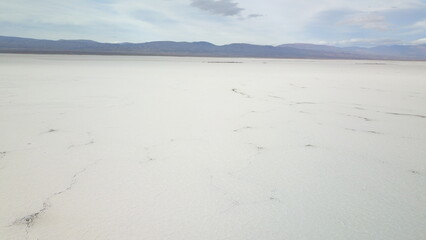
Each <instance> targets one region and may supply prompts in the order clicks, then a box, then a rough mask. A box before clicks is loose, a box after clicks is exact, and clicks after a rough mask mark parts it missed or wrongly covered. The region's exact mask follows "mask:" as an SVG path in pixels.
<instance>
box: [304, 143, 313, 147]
mask: <svg viewBox="0 0 426 240" xmlns="http://www.w3.org/2000/svg"><path fill="white" fill-rule="evenodd" d="M305 147H315V145H312V144H306V145H305Z"/></svg>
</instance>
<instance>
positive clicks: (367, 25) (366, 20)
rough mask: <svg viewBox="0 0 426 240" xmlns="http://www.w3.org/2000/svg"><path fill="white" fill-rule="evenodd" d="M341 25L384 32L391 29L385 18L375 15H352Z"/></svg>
mask: <svg viewBox="0 0 426 240" xmlns="http://www.w3.org/2000/svg"><path fill="white" fill-rule="evenodd" d="M340 23H342V24H348V25H353V26H358V27H361V28H364V29H373V30H382V31H383V30H388V29H389V24H388V23H387V22H386V21H385V17H383V16H381V15H378V14H374V13H360V14H354V15H350V16H348V17H347V18H346V19H344V20H343V21H341V22H340Z"/></svg>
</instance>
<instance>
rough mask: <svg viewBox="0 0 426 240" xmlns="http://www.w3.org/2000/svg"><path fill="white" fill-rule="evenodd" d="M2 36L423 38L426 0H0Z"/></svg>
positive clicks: (275, 40)
mask: <svg viewBox="0 0 426 240" xmlns="http://www.w3.org/2000/svg"><path fill="white" fill-rule="evenodd" d="M0 35H6V36H20V37H32V38H46V39H92V40H96V41H102V42H147V41H158V40H171V41H209V42H212V43H215V44H227V43H232V42H247V43H254V44H271V45H277V44H282V43H289V42H310V43H324V44H336V45H342V46H348V45H358V46H374V45H380V44H394V43H398V44H423V43H425V39H426V0H376V1H370V0H359V1H356V2H354V1H353V0H306V1H293V0H292V1H290V0H264V1H255V0H144V1H140V0H73V1H60V0H37V1H33V0H14V1H0Z"/></svg>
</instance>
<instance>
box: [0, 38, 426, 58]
mask: <svg viewBox="0 0 426 240" xmlns="http://www.w3.org/2000/svg"><path fill="white" fill-rule="evenodd" d="M0 53H50V54H102V55H155V56H205V57H254V58H305V59H384V60H386V59H387V60H426V45H407V46H405V45H404V46H403V45H395V46H378V47H374V48H339V47H334V46H326V45H315V44H302V43H297V44H283V45H279V46H267V45H252V44H245V43H233V44H228V45H223V46H218V45H214V44H211V43H209V42H171V41H158V42H147V43H99V42H95V41H90V40H57V41H53V40H40V39H30V38H18V37H6V36H0Z"/></svg>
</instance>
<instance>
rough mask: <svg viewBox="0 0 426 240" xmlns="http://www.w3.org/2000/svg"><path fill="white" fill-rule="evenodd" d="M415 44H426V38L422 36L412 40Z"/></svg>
mask: <svg viewBox="0 0 426 240" xmlns="http://www.w3.org/2000/svg"><path fill="white" fill-rule="evenodd" d="M412 44H414V45H423V44H426V38H420V39H417V40H415V41H413V42H412Z"/></svg>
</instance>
